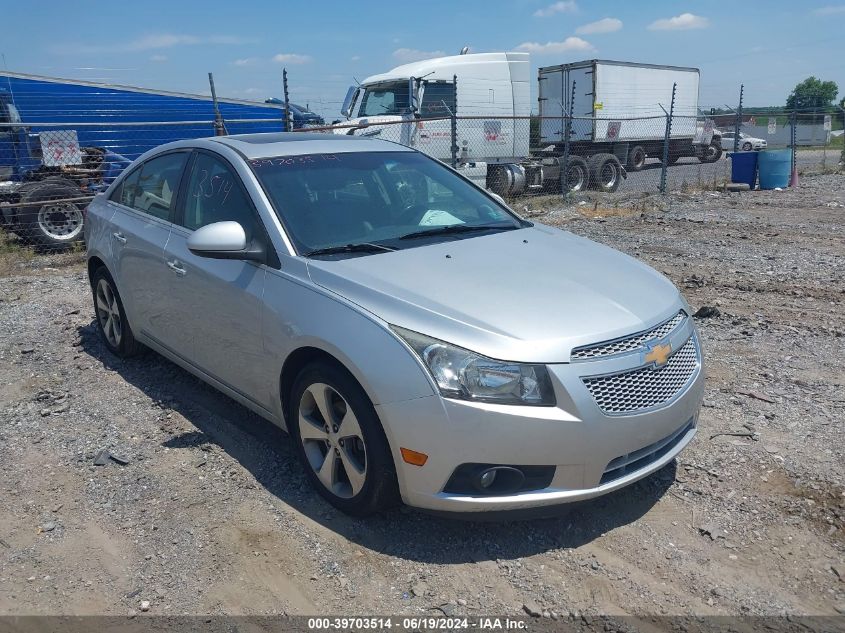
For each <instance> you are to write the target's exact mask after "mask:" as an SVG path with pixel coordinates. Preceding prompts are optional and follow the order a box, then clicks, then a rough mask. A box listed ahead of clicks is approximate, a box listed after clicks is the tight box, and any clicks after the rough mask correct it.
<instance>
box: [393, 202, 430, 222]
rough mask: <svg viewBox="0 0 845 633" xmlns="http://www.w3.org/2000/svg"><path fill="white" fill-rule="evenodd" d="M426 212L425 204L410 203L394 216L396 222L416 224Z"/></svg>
mask: <svg viewBox="0 0 845 633" xmlns="http://www.w3.org/2000/svg"><path fill="white" fill-rule="evenodd" d="M426 213H428V205H427V204H414V203H411V204H409V205H408V206H406V207H405V208H404V209H402V211H401V212H400V213H399V215H398V216H396V222H397V224H411V225H414V226H416V225H418V224H419V223H420V220H422V219H423V217H424V216H425V214H426Z"/></svg>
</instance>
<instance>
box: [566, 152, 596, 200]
mask: <svg viewBox="0 0 845 633" xmlns="http://www.w3.org/2000/svg"><path fill="white" fill-rule="evenodd" d="M566 182H567V186H568V188H567V189H566V190H567V191H570V192H575V193H577V192H579V191H584V190H586V189H587V187H588V186H589V184H590V169H589V167H588V166H587V161H585V160H584V159H583V158H581V157H580V156H570V157H569V161H568V162H567V167H566Z"/></svg>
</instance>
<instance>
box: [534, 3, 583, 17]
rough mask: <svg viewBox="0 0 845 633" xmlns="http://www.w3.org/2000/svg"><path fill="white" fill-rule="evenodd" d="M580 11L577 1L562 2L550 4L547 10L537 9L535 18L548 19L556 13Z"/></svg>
mask: <svg viewBox="0 0 845 633" xmlns="http://www.w3.org/2000/svg"><path fill="white" fill-rule="evenodd" d="M577 10H578V5H577V4H576V3H575V0H561V1H560V2H555V3H554V4H550V5H549V6H547V7H546V8H545V9H537V10H536V11H535V12H534V17H535V18H547V17H549V16H550V15H554V14H555V13H575V12H576V11H577Z"/></svg>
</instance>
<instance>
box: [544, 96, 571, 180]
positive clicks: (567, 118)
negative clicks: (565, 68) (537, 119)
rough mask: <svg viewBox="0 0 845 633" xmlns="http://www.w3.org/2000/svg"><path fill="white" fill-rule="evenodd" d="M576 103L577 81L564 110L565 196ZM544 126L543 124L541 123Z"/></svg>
mask: <svg viewBox="0 0 845 633" xmlns="http://www.w3.org/2000/svg"><path fill="white" fill-rule="evenodd" d="M574 102H575V81H573V82H572V93H571V97H570V99H569V108H568V109H564V117H563V164H562V165H561V172H560V173H561V176H560V190H561V193H563V195H564V196H565V195H566V194H567V193H569V140H570V138H571V136H572V113H573V109H572V104H573V103H574ZM540 125H542V122H541V123H540Z"/></svg>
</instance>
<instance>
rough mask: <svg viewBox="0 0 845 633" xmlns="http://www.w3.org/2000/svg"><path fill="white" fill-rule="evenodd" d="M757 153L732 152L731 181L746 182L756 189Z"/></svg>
mask: <svg viewBox="0 0 845 633" xmlns="http://www.w3.org/2000/svg"><path fill="white" fill-rule="evenodd" d="M757 153H758V152H731V153H730V154H728V156H730V157H731V182H744V183H746V184H747V185H748V186H749V187H751V188H752V189H754V185H755V184H756V183H757Z"/></svg>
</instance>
